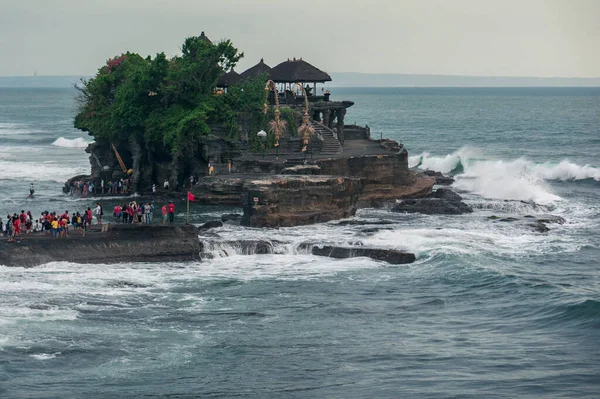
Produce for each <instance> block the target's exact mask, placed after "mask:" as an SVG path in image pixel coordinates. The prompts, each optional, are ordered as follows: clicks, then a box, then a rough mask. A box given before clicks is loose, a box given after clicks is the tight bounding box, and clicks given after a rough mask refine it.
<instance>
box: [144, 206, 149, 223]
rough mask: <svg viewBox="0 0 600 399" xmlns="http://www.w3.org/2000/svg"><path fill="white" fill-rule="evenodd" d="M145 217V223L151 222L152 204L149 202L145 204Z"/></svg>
mask: <svg viewBox="0 0 600 399" xmlns="http://www.w3.org/2000/svg"><path fill="white" fill-rule="evenodd" d="M144 218H145V223H150V204H149V203H148V202H147V203H146V204H145V205H144Z"/></svg>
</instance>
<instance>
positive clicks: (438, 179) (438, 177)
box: [423, 170, 454, 185]
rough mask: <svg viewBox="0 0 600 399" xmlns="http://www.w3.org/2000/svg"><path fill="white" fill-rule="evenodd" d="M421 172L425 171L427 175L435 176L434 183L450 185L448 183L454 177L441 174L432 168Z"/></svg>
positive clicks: (452, 180)
mask: <svg viewBox="0 0 600 399" xmlns="http://www.w3.org/2000/svg"><path fill="white" fill-rule="evenodd" d="M423 173H425V174H426V175H427V176H431V177H433V178H435V184H439V185H450V184H452V183H454V178H452V177H449V176H444V175H443V174H442V172H436V171H434V170H424V171H423Z"/></svg>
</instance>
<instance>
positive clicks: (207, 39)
mask: <svg viewBox="0 0 600 399" xmlns="http://www.w3.org/2000/svg"><path fill="white" fill-rule="evenodd" d="M200 39H202V40H204V41H205V42H208V43H210V44H213V42H211V41H210V39H209V38H208V37H206V35H205V34H204V31H202V33H200Z"/></svg>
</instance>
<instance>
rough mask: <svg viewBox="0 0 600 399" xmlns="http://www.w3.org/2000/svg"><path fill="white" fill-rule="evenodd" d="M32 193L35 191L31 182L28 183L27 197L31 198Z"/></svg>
mask: <svg viewBox="0 0 600 399" xmlns="http://www.w3.org/2000/svg"><path fill="white" fill-rule="evenodd" d="M34 193H35V190H34V189H33V183H31V184H30V185H29V198H33V194H34Z"/></svg>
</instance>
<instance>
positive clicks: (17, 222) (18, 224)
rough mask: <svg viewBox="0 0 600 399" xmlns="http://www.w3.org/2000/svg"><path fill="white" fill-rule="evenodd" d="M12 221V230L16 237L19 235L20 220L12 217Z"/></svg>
mask: <svg viewBox="0 0 600 399" xmlns="http://www.w3.org/2000/svg"><path fill="white" fill-rule="evenodd" d="M15 216H16V215H15ZM13 219H14V221H13V228H14V230H15V233H14V236H15V237H17V236H20V235H21V219H19V218H18V217H14V218H13Z"/></svg>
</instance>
